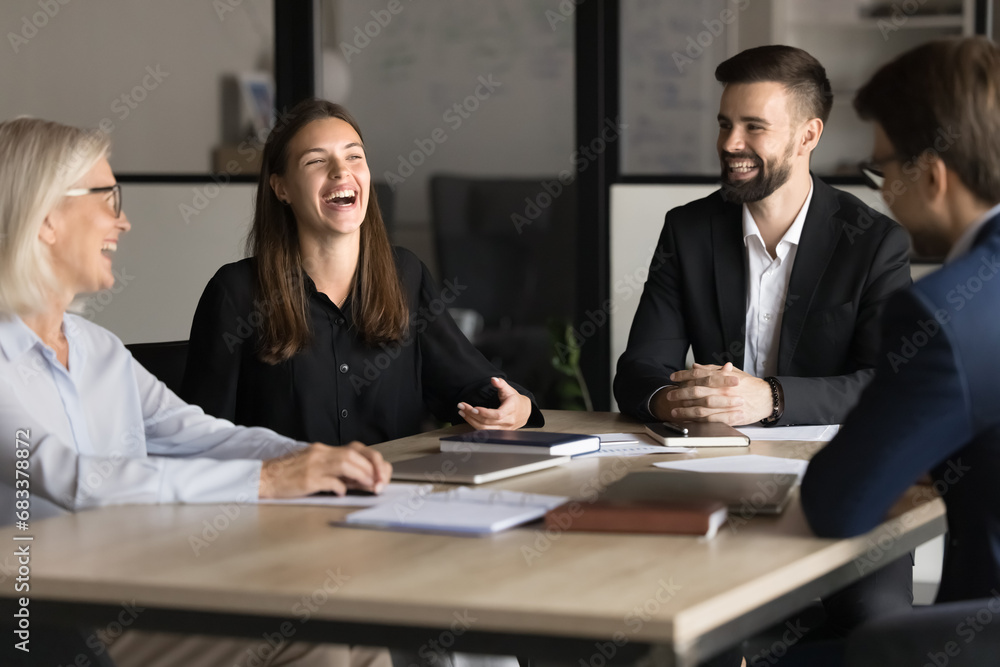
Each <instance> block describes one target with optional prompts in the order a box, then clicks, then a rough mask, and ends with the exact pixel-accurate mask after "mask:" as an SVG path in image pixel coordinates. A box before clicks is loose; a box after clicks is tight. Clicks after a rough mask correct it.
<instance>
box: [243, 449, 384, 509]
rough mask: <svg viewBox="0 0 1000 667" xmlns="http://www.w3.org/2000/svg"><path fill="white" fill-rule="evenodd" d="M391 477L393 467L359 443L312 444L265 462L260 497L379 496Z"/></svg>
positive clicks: (261, 474) (376, 453) (261, 476)
mask: <svg viewBox="0 0 1000 667" xmlns="http://www.w3.org/2000/svg"><path fill="white" fill-rule="evenodd" d="M391 476H392V465H391V464H389V463H387V462H386V460H385V459H383V458H382V455H381V454H379V453H378V452H377V451H375V450H374V449H371V448H369V447H366V446H364V445H363V444H361V443H360V442H357V441H355V442H352V443H351V444H349V445H347V446H346V447H330V446H329V445H324V444H323V443H320V442H314V443H312V444H310V445H309V446H308V447H307V448H305V449H303V450H301V451H298V452H296V453H294V454H289V455H288V456H282V457H279V458H276V459H269V460H267V461H264V465H263V466H262V467H261V470H260V491H259V494H260V497H261V498H298V497H300V496H308V495H312V494H313V493H319V492H320V491H329V492H333V493H336V494H337V495H338V496H342V495H344V494H345V493H347V489H364V490H365V491H372V492H373V493H379V492H380V491H381V490H382V488H383V487H385V485H386V484H387V483H388V482H389V478H390V477H391Z"/></svg>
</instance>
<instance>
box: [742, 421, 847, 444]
mask: <svg viewBox="0 0 1000 667" xmlns="http://www.w3.org/2000/svg"><path fill="white" fill-rule="evenodd" d="M736 430H737V431H739V432H740V433H742V434H743V435H745V436H747V437H748V438H750V441H751V442H756V441H758V440H781V441H786V440H805V441H807V442H830V441H831V440H833V436H835V435H837V432H838V431H839V430H840V424H829V425H820V426H771V427H767V426H737V427H736Z"/></svg>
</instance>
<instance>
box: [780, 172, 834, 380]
mask: <svg viewBox="0 0 1000 667" xmlns="http://www.w3.org/2000/svg"><path fill="white" fill-rule="evenodd" d="M839 209H840V204H839V203H838V202H837V193H836V191H835V190H834V189H833V188H831V187H830V186H829V185H827V184H826V183H824V182H822V181H821V180H819V179H818V178H813V196H812V201H811V202H810V203H809V211H808V212H807V213H806V221H805V224H804V225H803V227H802V236H801V237H800V238H799V247H798V250H796V252H795V265H794V266H792V275H791V278H790V279H789V282H788V293H787V294H786V296H785V312H784V315H783V316H782V320H781V335H780V338H779V342H778V373H779V374H786V373H789V372H790V371H789V369H790V367H791V366H790V365H791V362H792V357H793V355H794V354H795V348H796V347H798V344H799V338H800V337H801V335H802V326H803V324H805V319H806V315H807V314H808V313H809V309H810V307H811V306H812V300H813V295H814V294H815V293H816V287H817V286H818V285H819V281H820V279H821V278H822V277H823V273H824V272H825V271H826V267H827V264H829V262H830V258H831V257H832V256H833V251H834V249H835V248H836V245H837V238H838V237H839V236H840V233H841V231H842V229H843V222H842V221H841V220H840V219H838V218H835V217H834V214H835V213H836V212H837V211H838V210H839Z"/></svg>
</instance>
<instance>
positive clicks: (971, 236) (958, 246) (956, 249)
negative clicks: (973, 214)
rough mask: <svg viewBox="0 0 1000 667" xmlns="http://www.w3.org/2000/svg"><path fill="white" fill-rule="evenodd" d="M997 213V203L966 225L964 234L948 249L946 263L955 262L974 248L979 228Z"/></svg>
mask: <svg viewBox="0 0 1000 667" xmlns="http://www.w3.org/2000/svg"><path fill="white" fill-rule="evenodd" d="M997 215H1000V204H997V205H996V206H994V207H993V208H991V209H990V210H988V211H986V213H983V215H982V216H980V217H979V218H977V219H976V221H975V222H973V223H972V224H971V225H969V226H968V227H966V228H965V231H964V232H962V235H961V236H960V237H958V241H956V242H955V245H953V246H952V247H951V250H949V251H948V255H947V257H945V258H944V263H945V264H948V263H950V262H953V261H955V260H956V259H958V258H959V257H961V256H962V255H964V254H965V253H967V252H969V251H970V250H972V246H973V245H974V244H975V241H976V236H977V235H978V234H979V230H980V229H982V228H983V225H985V224H986V223H987V222H989V221H990V220H992V219H993V218H994V217H995V216H997Z"/></svg>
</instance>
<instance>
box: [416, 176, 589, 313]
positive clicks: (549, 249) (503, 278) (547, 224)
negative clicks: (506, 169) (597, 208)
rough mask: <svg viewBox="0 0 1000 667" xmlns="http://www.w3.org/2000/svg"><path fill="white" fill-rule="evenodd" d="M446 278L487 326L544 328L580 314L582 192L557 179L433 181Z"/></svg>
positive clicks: (444, 178)
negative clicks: (578, 221) (578, 272)
mask: <svg viewBox="0 0 1000 667" xmlns="http://www.w3.org/2000/svg"><path fill="white" fill-rule="evenodd" d="M431 208H432V217H433V231H434V240H435V245H436V250H437V255H438V264H439V266H440V278H441V280H442V281H444V280H447V279H457V281H458V282H459V283H460V284H462V285H467V286H468V289H466V290H465V291H463V292H462V294H461V295H460V296H459V298H458V299H457V300H456V302H455V303H453V304H452V306H454V307H457V308H472V309H473V310H476V311H478V312H479V313H481V314H482V315H483V318H484V320H485V321H486V324H487V326H496V325H497V324H498V323H500V322H506V323H509V324H512V325H515V326H517V325H522V324H545V322H546V321H547V320H548V319H549V318H552V317H564V318H569V317H571V316H572V313H573V311H574V309H575V305H576V304H575V301H574V300H575V282H576V190H575V188H574V187H573V186H572V185H569V186H565V185H562V184H561V183H559V181H558V179H557V178H556V177H554V176H553V177H551V178H539V179H526V178H520V179H511V178H461V177H455V176H443V175H438V176H435V177H433V178H432V179H431Z"/></svg>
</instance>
